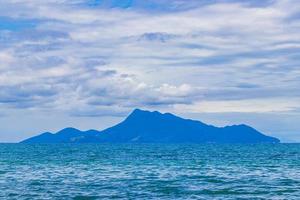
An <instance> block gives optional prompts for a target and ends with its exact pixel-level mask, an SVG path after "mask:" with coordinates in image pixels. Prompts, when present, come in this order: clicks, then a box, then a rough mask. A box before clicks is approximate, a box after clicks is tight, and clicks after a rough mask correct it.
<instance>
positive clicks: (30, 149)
mask: <svg viewBox="0 0 300 200" xmlns="http://www.w3.org/2000/svg"><path fill="white" fill-rule="evenodd" d="M0 199H16V200H25V199H28V200H29V199H58V200H64V199H66V200H68V199H75V200H76V199H77V200H80V199H170V200H171V199H222V200H223V199H300V144H269V145H267V144H260V145H229V144H228V145H215V144H199V145H195V144H193V145H189V144H180V145H178V144H173V145H171V144H70V145H69V144H55V145H25V144H0Z"/></svg>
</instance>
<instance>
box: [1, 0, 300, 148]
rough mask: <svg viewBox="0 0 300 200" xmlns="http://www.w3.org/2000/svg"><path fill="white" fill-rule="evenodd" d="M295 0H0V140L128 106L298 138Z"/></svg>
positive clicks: (299, 7)
mask: <svg viewBox="0 0 300 200" xmlns="http://www.w3.org/2000/svg"><path fill="white" fill-rule="evenodd" d="M299 57H300V3H299V1H298V0H264V1H261V0H248V1H244V0H48V1H40V0H10V1H7V0H0V142H18V141H20V140H22V139H25V138H28V137H30V136H33V135H36V134H38V133H41V132H45V131H52V132H56V131H58V130H60V129H62V128H65V127H75V128H79V129H81V130H88V129H98V130H101V129H104V128H107V127H109V126H112V125H114V124H116V123H118V122H120V121H122V120H123V119H124V118H125V117H126V116H127V115H128V114H129V113H130V112H131V111H132V110H133V109H135V108H141V109H147V110H158V111H161V112H171V113H174V114H177V115H180V116H182V117H185V118H192V119H196V120H200V121H202V122H205V123H208V124H213V125H216V126H226V125H232V124H248V125H250V126H253V127H255V128H256V129H257V130H259V131H262V132H263V133H265V134H267V135H271V136H275V137H278V138H279V139H281V140H282V141H283V142H300V87H299V86H300V60H299Z"/></svg>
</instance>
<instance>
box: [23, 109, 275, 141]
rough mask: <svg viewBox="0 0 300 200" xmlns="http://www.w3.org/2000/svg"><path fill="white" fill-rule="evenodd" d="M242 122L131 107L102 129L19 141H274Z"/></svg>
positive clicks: (61, 132)
mask: <svg viewBox="0 0 300 200" xmlns="http://www.w3.org/2000/svg"><path fill="white" fill-rule="evenodd" d="M278 142H280V140H279V139H277V138H274V137H270V136H266V135H264V134H263V133H261V132H259V131H257V130H256V129H254V128H252V127H250V126H247V125H245V124H240V125H232V126H225V127H215V126H212V125H207V124H205V123H203V122H201V121H197V120H192V119H184V118H181V117H179V116H176V115H174V114H172V113H160V112H158V111H145V110H141V109H135V110H133V112H131V114H130V115H129V116H128V117H127V118H126V119H125V120H123V121H122V122H120V123H119V124H116V125H115V126H112V127H109V128H107V129H104V130H102V131H98V130H92V129H91V130H87V131H80V130H78V129H75V128H72V127H68V128H65V129H62V130H60V131H58V132H57V133H55V134H53V133H50V132H46V133H42V134H40V135H37V136H34V137H31V138H28V139H26V140H24V141H21V143H278Z"/></svg>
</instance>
